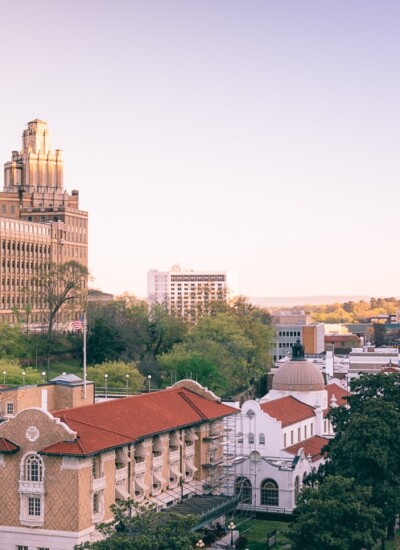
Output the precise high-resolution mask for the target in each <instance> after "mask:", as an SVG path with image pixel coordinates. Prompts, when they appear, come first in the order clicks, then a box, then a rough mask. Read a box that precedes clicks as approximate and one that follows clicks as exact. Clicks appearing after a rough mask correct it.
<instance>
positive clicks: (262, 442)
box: [258, 434, 265, 445]
mask: <svg viewBox="0 0 400 550" xmlns="http://www.w3.org/2000/svg"><path fill="white" fill-rule="evenodd" d="M258 442H259V444H260V445H265V434H260V435H259V436H258Z"/></svg>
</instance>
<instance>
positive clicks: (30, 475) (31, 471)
mask: <svg viewBox="0 0 400 550" xmlns="http://www.w3.org/2000/svg"><path fill="white" fill-rule="evenodd" d="M24 478H25V481H43V460H42V457H40V456H39V455H29V456H28V457H27V458H26V460H25V473H24Z"/></svg>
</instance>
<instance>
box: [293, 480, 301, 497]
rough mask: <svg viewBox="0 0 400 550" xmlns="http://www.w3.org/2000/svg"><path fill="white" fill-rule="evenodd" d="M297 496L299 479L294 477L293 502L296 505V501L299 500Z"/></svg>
mask: <svg viewBox="0 0 400 550" xmlns="http://www.w3.org/2000/svg"><path fill="white" fill-rule="evenodd" d="M299 494H300V478H299V476H296V479H295V480H294V502H295V504H297V501H298V500H299Z"/></svg>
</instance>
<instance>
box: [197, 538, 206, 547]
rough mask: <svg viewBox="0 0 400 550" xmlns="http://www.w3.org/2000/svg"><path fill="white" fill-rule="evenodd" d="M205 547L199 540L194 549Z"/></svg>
mask: <svg viewBox="0 0 400 550" xmlns="http://www.w3.org/2000/svg"><path fill="white" fill-rule="evenodd" d="M204 547H205V544H204V542H203V541H202V540H201V539H199V540H198V541H197V542H196V548H204Z"/></svg>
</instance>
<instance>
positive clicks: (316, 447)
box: [285, 435, 329, 462]
mask: <svg viewBox="0 0 400 550" xmlns="http://www.w3.org/2000/svg"><path fill="white" fill-rule="evenodd" d="M328 442H329V439H326V438H325V437H320V436H319V435H314V436H313V437H309V438H308V439H305V440H304V441H299V443H296V444H295V445H291V446H290V447H286V449H285V451H286V452H287V453H290V454H292V455H297V453H298V451H299V449H301V448H303V449H304V454H305V456H308V455H310V456H311V460H312V462H315V461H316V460H318V459H320V458H321V456H322V455H321V449H322V447H323V446H324V445H326V444H327V443H328Z"/></svg>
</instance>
